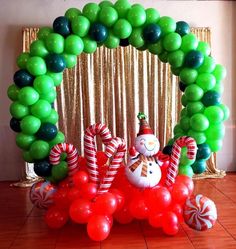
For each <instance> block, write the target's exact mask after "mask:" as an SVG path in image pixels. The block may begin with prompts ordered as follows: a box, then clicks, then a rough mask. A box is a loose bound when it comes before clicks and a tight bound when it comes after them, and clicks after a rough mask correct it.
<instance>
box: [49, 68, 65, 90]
mask: <svg viewBox="0 0 236 249" xmlns="http://www.w3.org/2000/svg"><path fill="white" fill-rule="evenodd" d="M46 75H47V76H50V77H51V78H52V80H53V82H54V86H59V85H60V84H61V82H62V80H63V72H61V73H54V72H50V71H47V73H46Z"/></svg>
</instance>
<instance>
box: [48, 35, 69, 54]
mask: <svg viewBox="0 0 236 249" xmlns="http://www.w3.org/2000/svg"><path fill="white" fill-rule="evenodd" d="M45 44H46V48H47V50H48V51H49V52H51V53H56V54H61V53H63V51H64V37H63V36H62V35H60V34H57V33H51V34H49V35H48V37H47V38H46V39H45Z"/></svg>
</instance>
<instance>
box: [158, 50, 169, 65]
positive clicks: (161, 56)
mask: <svg viewBox="0 0 236 249" xmlns="http://www.w3.org/2000/svg"><path fill="white" fill-rule="evenodd" d="M168 55H169V53H168V52H166V51H164V52H162V53H161V54H159V55H158V57H159V60H160V61H161V62H163V63H167V62H168Z"/></svg>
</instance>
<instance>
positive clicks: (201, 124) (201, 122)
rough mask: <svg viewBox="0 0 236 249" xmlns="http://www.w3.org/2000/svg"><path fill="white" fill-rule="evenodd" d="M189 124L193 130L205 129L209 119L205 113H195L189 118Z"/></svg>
mask: <svg viewBox="0 0 236 249" xmlns="http://www.w3.org/2000/svg"><path fill="white" fill-rule="evenodd" d="M190 126H191V128H192V129H193V130H194V131H205V130H206V129H207V128H208V127H209V121H208V119H207V118H206V116H205V115H203V114H201V113H197V114H194V115H193V116H192V117H191V118H190Z"/></svg>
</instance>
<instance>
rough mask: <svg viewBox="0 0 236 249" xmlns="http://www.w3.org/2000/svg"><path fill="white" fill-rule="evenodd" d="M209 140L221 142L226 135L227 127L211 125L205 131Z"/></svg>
mask: <svg viewBox="0 0 236 249" xmlns="http://www.w3.org/2000/svg"><path fill="white" fill-rule="evenodd" d="M205 134H206V137H207V140H219V139H222V138H223V137H224V135H225V126H224V125H223V124H214V125H210V126H209V128H208V129H207V130H206V131H205Z"/></svg>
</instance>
